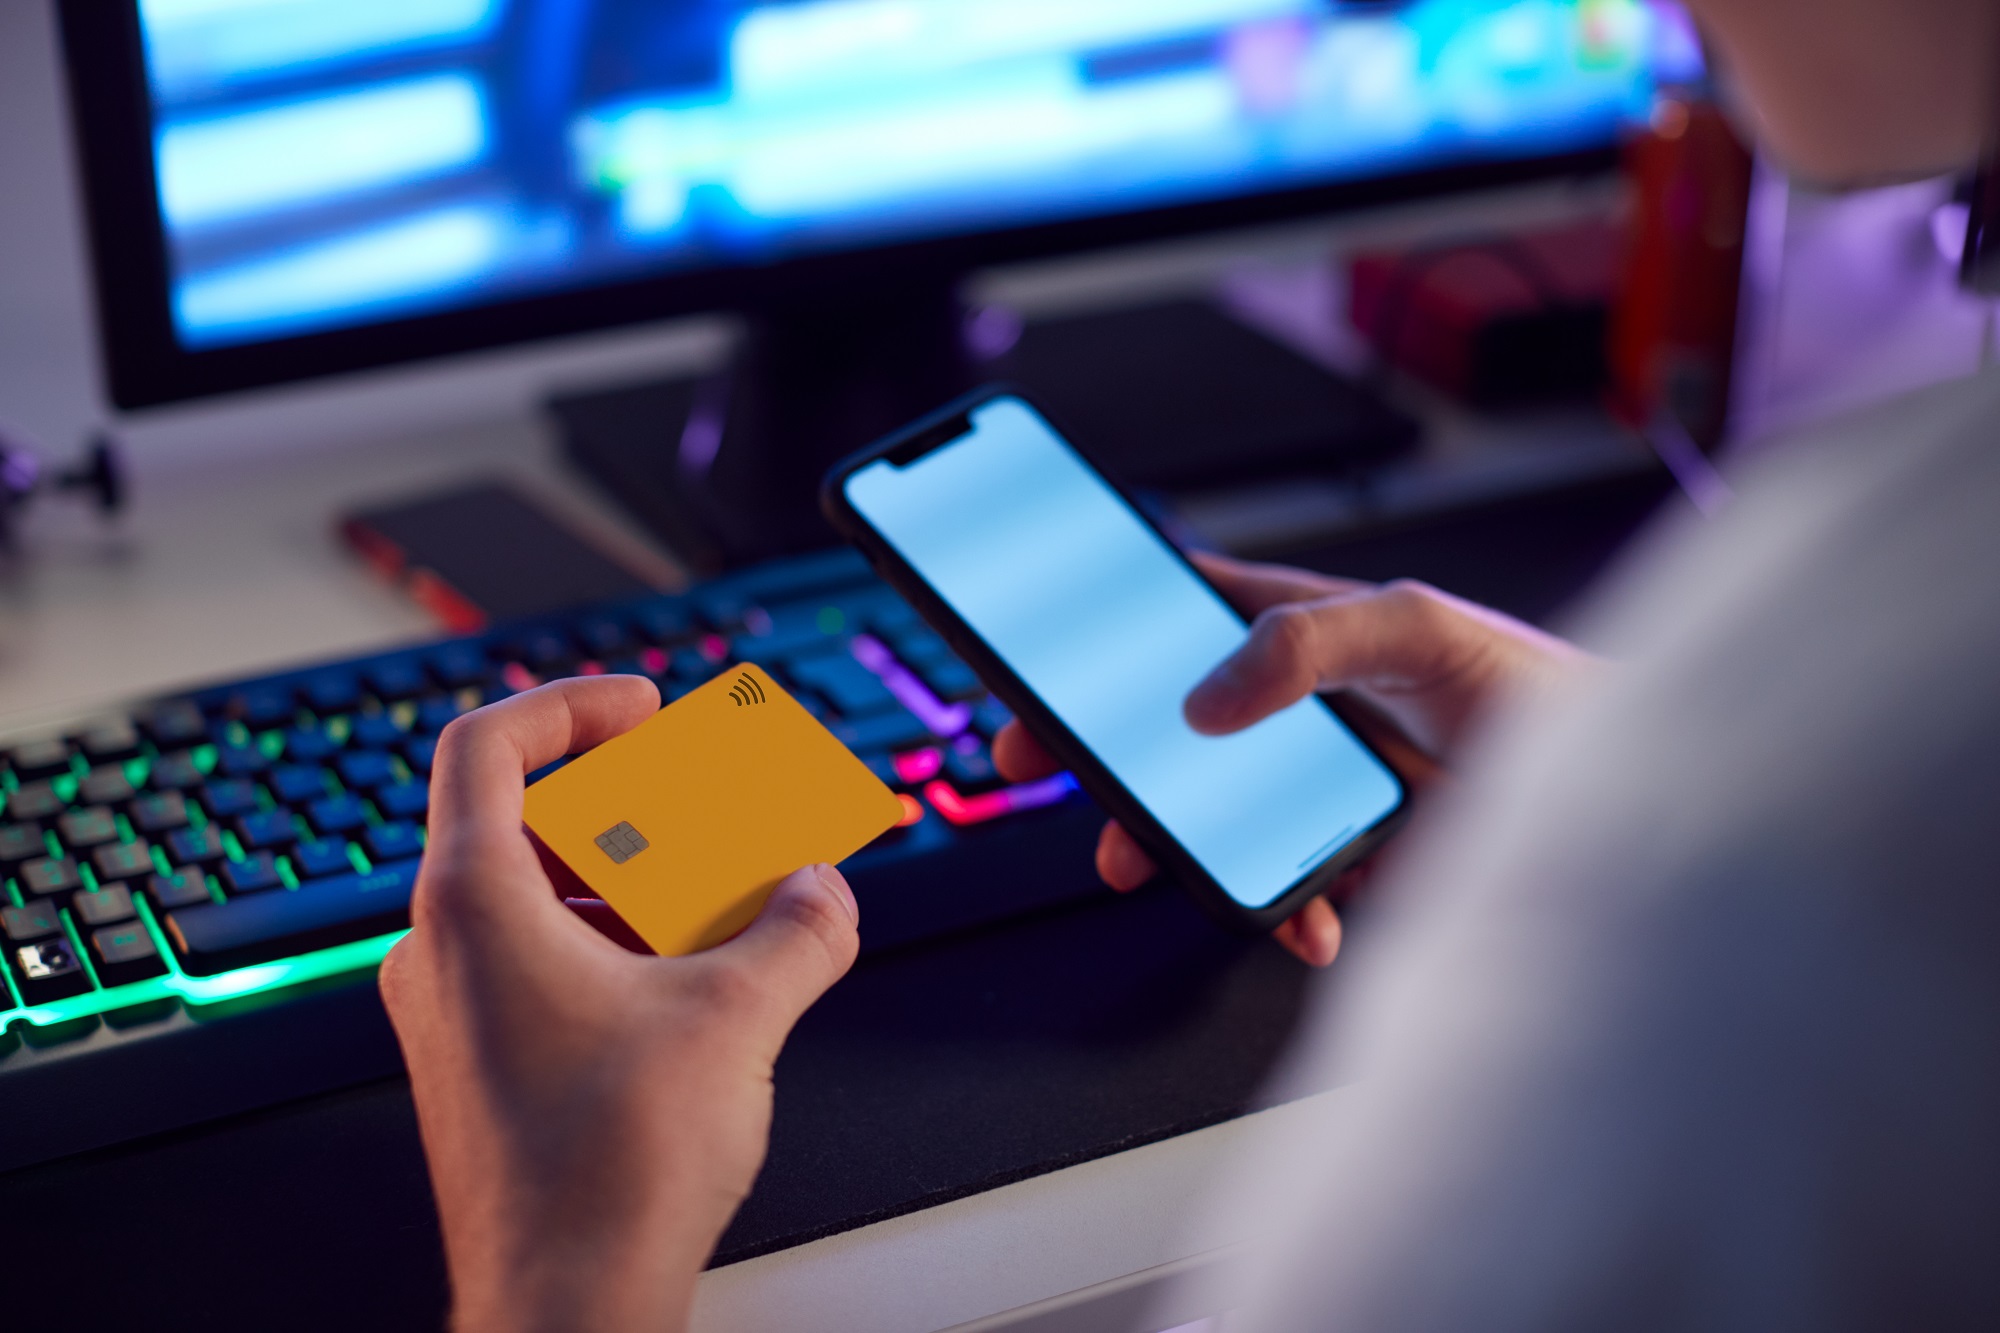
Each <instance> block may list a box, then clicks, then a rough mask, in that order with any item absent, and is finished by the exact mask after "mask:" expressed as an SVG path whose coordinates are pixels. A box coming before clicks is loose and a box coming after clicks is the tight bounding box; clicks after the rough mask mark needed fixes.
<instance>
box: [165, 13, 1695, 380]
mask: <svg viewBox="0 0 2000 1333" xmlns="http://www.w3.org/2000/svg"><path fill="white" fill-rule="evenodd" d="M138 13H139V24H140V29H139V30H140V36H141V39H142V44H143V50H144V59H145V64H146V81H147V84H148V87H149V90H150V102H151V107H152V136H151V145H152V152H153V163H154V175H155V178H156V181H157V189H158V205H159V213H160V226H161V231H162V233H163V235H164V237H165V241H166V252H167V256H166V257H167V262H168V273H167V282H168V286H169V292H168V294H167V295H168V307H169V312H170V321H171V326H172V331H173V337H174V339H175V340H176V342H177V343H178V345H179V346H180V347H181V348H182V349H183V350H185V351H188V352H197V353H198V352H203V351H208V350H211V349H224V348H231V347H244V346H248V345H251V344H256V343H259V342H266V341H270V340H274V339H283V338H290V337H296V336H299V335H305V334H312V333H319V332H325V331H328V330H336V329H352V328H355V327H357V326H362V325H368V324H373V323H377V322H381V321H385V320H395V319H402V318H408V317H412V316H418V315H425V314H433V313H437V312H442V311H452V310H464V309H469V308H473V307H478V306H482V305H488V304H491V303H494V302H500V301H506V300H510V299H514V298H519V297H524V296H536V295H545V294H550V293H559V292H565V291H575V290H578V289H582V288H589V287H597V286H604V285H610V284H616V283H619V282H624V281H629V280H631V279H633V278H638V277H659V276H661V275H667V274H674V273H686V272H694V271H701V270H710V271H712V270H715V269H718V268H727V267H731V266H742V265H768V264H772V263H776V262H780V261H784V260H788V259H793V258H799V257H805V256H811V255H815V254H820V255H824V254H831V253H837V252H840V251H850V250H856V249H868V248H875V247H881V246H889V245H896V244H900V243H905V242H911V241H922V240H926V239H933V238H938V237H946V236H956V235H970V234H976V233H987V232H995V231H1004V230H1006V229H1010V228H1019V227H1026V226H1034V225H1036V224H1042V223H1050V222H1061V221H1065V220H1072V219H1080V218H1087V217H1102V216H1105V215H1116V214H1125V213H1142V212H1144V211H1146V210H1150V209H1158V208H1163V207H1170V206H1173V205H1176V204H1188V203H1198V202H1203V201H1213V200H1219V199H1225V198H1231V197H1238V196H1244V195H1256V194H1263V193H1271V192H1279V191H1285V190H1290V189H1297V188H1300V187H1304V186H1314V185H1322V184H1326V183H1329V182H1340V181H1346V180H1355V179H1360V178H1364V177H1369V176H1378V175H1392V174H1396V173H1404V172H1413V171H1421V170H1425V169H1430V168H1438V167H1447V166H1451V165H1454V164H1463V163H1470V162H1479V161H1486V160H1498V159H1511V158H1519V157H1526V156H1543V155H1554V154H1560V153H1563V152H1565V151H1572V150H1578V149H1583V148H1587V147H1593V146H1596V147H1601V146H1603V145H1606V144H1608V143H1609V142H1611V141H1612V139H1613V138H1614V136H1615V135H1616V134H1617V132H1618V131H1619V129H1620V128H1621V127H1622V126H1624V125H1625V124H1628V123H1630V122H1631V121H1632V120H1633V119H1634V118H1635V117H1638V116H1642V115H1643V114H1644V113H1645V112H1646V111H1647V109H1648V107H1649V105H1650V101H1651V97H1652V92H1653V88H1654V86H1655V84H1656V82H1657V81H1658V80H1659V79H1661V78H1663V77H1665V78H1680V77H1685V76H1687V75H1688V74H1689V73H1691V72H1692V70H1693V67H1694V66H1695V65H1696V63H1697V62H1698V55H1697V54H1696V53H1695V48H1694V46H1693V43H1692V40H1691V38H1690V36H1689V34H1688V31H1687V28H1686V25H1685V23H1684V21H1682V20H1680V19H1679V18H1678V17H1677V14H1676V12H1675V11H1673V10H1671V9H1669V8H1666V7H1664V6H1660V5H1654V4H1650V3H1643V2H1642V0H1409V2H1408V3H1401V4H1394V3H1359V2H1351V0H1350V2H1345V3H1343V2H1342V0H780V2H777V3H773V2H772V0H138Z"/></svg>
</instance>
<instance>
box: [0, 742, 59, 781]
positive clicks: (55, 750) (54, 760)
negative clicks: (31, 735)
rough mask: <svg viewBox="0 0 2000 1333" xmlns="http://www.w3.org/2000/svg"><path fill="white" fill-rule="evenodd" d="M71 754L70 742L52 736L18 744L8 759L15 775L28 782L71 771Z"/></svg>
mask: <svg viewBox="0 0 2000 1333" xmlns="http://www.w3.org/2000/svg"><path fill="white" fill-rule="evenodd" d="M69 755H70V749H69V742H68V741H65V740H56V739H53V738H52V739H49V740H45V741H28V742H27V743H26V744H23V745H17V746H15V747H14V751H13V753H12V754H10V755H8V756H7V759H8V763H9V764H10V765H11V766H12V767H13V769H14V776H16V777H18V778H19V779H21V781H22V782H24V783H26V782H32V781H33V780H35V779H36V778H47V777H54V776H55V775H56V774H58V773H67V772H69Z"/></svg>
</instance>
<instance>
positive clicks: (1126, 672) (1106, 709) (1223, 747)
mask: <svg viewBox="0 0 2000 1333" xmlns="http://www.w3.org/2000/svg"><path fill="white" fill-rule="evenodd" d="M970 420H971V424H972V429H971V430H970V431H969V432H968V433H966V434H965V435H962V436H959V437H958V438H957V439H955V440H952V441H950V442H949V443H946V444H944V445H942V446H940V447H938V448H936V449H934V450H932V451H930V452H928V453H926V454H923V455H922V456H921V457H918V458H916V459H914V460H912V461H911V462H909V463H907V464H903V465H901V466H898V465H896V464H894V463H891V462H889V461H887V460H878V461H877V462H874V463H871V464H868V465H867V466H864V467H862V468H860V469H858V470H857V471H855V472H854V473H853V474H851V475H850V476H849V477H848V478H847V481H846V484H845V490H846V495H847V499H848V502H849V503H850V504H851V505H852V506H853V507H854V509H855V510H856V512H858V513H859V514H860V515H861V516H862V517H863V518H864V519H865V520H866V521H867V522H868V524H869V526H871V527H872V528H874V529H875V531H876V532H877V533H879V534H880V535H881V537H882V538H883V539H884V540H885V541H887V542H888V543H889V544H890V545H891V546H892V547H894V548H895V550H896V551H897V553H898V554H899V555H901V556H902V558H903V559H904V560H905V561H907V562H908V563H909V565H910V566H911V567H912V568H913V569H915V570H916V572H917V573H918V575H919V576H920V577H922V578H923V580H924V581H925V583H927V584H928V585H929V586H930V587H931V589H932V590H933V591H935V592H936V593H937V594H938V596H939V597H941V598H942V599H943V600H944V601H945V602H946V603H947V604H949V605H950V606H951V608H952V609H953V610H954V611H955V612H957V614H958V615H959V617H960V618H961V619H962V620H964V621H965V623H966V624H967V625H968V626H970V627H971V629H972V630H973V632H974V633H975V634H977V635H978V636H979V637H980V639H982V640H983V641H984V642H985V643H986V645H987V646H988V647H989V648H990V649H992V651H993V652H994V653H995V654H996V655H998V656H999V658H1000V659H1001V660H1002V661H1003V662H1005V663H1006V664H1007V666H1008V667H1009V668H1010V669H1011V670H1012V671H1013V672H1014V674H1015V675H1016V676H1018V677H1019V678H1020V679H1021V681H1022V682H1023V683H1024V684H1026V685H1027V687H1028V688H1029V689H1030V690H1032V691H1033V692H1034V693H1035V695H1036V696H1037V697H1038V698H1039V699H1040V700H1041V701H1042V702H1043V703H1044V704H1045V705H1046V706H1047V707H1048V708H1049V710H1050V711H1051V712H1053V713H1054V714H1055V715H1056V716H1057V717H1059V718H1060V719H1062V721H1063V723H1064V724H1065V725H1066V726H1068V727H1069V729H1070V731H1071V732H1072V733H1074V735H1075V736H1076V738H1077V739H1078V740H1079V741H1081V742H1082V743H1083V745H1084V746H1085V748H1087V749H1088V750H1090V752H1091V753H1092V754H1093V755H1095V756H1096V758H1097V759H1098V761H1099V762H1100V763H1102V764H1103V765H1104V766H1105V767H1106V768H1107V769H1109V770H1110V772H1111V774H1112V776H1114V777H1115V778H1117V780H1118V781H1119V783H1120V784H1122V785H1123V786H1124V788H1125V790H1126V791H1127V792H1129V793H1130V794H1131V795H1132V796H1133V797H1134V798H1135V799H1136V800H1137V801H1138V802H1139V803H1140V804H1141V805H1143V806H1144V807H1145V808H1146V809H1147V810H1148V811H1149V812H1150V813H1151V814H1152V816H1153V817H1154V819H1156V820H1158V821H1159V823H1160V824H1161V826H1162V827H1164V828H1165V829H1166V831H1167V832H1168V834H1169V835H1170V836H1172V837H1173V838H1174V840H1175V841H1176V842H1178V843H1179V844H1180V845H1181V847H1182V848H1183V849H1185V850H1186V851H1187V852H1188V853H1189V854H1190V855H1191V856H1192V857H1193V858H1194V859H1195V860H1196V861H1197V862H1198V863H1199V864H1200V865H1201V867H1202V868H1203V869H1204V870H1206V871H1207V872H1208V874H1209V875H1210V876H1211V877H1212V878H1213V879H1214V880H1215V881H1216V883H1217V884H1219V885H1221V886H1222V889H1223V891H1224V892H1226V893H1227V894H1228V895H1229V896H1230V897H1232V898H1234V899H1235V900H1236V901H1237V902H1239V903H1241V904H1242V905H1244V906H1245V907H1251V908H1257V907H1263V906H1266V905H1268V904H1270V903H1271V902H1273V901H1275V900H1276V899H1277V898H1279V897H1280V896H1281V895H1282V894H1283V893H1284V892H1285V890H1287V889H1288V888H1290V887H1291V886H1292V885H1294V884H1296V883H1297V882H1298V881H1299V880H1300V879H1301V878H1302V877H1303V876H1305V875H1306V874H1308V873H1310V872H1311V871H1312V870H1313V869H1315V868H1316V867H1318V866H1319V865H1321V864H1322V863H1324V862H1325V861H1326V860H1328V859H1329V858H1330V857H1333V856H1335V855H1337V854H1338V853H1339V852H1340V850H1341V849H1342V848H1343V847H1345V846H1347V845H1348V844H1349V843H1350V842H1352V841H1354V839H1356V838H1357V837H1360V836H1361V835H1362V834H1364V833H1366V832H1367V831H1368V830H1369V829H1371V828H1373V827H1374V826H1375V825H1376V824H1377V823H1379V822H1380V821H1381V820H1383V819H1384V818H1385V817H1387V816H1388V815H1389V814H1391V813H1392V812H1393V811H1394V810H1395V809H1396V807H1397V806H1398V804H1400V802H1401V800H1402V796H1403V792H1402V785H1401V783H1400V782H1399V781H1398V780H1397V778H1396V777H1395V775H1394V774H1393V773H1391V772H1390V771H1389V770H1388V768H1387V767H1386V766H1385V765H1384V764H1383V763H1382V761H1381V760H1379V759H1377V758H1376V757H1375V755H1374V754H1373V753H1372V752H1371V751H1370V750H1369V749H1368V748H1367V747H1366V746H1364V745H1363V744H1362V743H1361V742H1360V741H1359V740H1358V739H1357V738H1356V737H1355V736H1354V734H1353V733H1352V732H1350V731H1349V730H1348V729H1347V727H1346V725H1345V724H1343V723H1342V722H1341V721H1340V719H1339V718H1338V717H1337V716H1335V715H1334V713H1333V711H1332V710H1331V709H1329V708H1328V707H1327V706H1326V705H1325V704H1324V703H1322V702H1320V701H1319V700H1318V699H1315V698H1307V699H1304V700H1301V701H1300V702H1299V703H1297V704H1294V705H1293V706H1292V707H1290V708H1287V709H1285V710H1284V711H1283V712H1280V713H1277V714H1275V715H1273V716H1271V717H1269V718H1266V719H1265V720H1264V721H1262V722H1260V723H1258V724H1257V725H1255V726H1253V727H1250V728H1248V729H1247V730H1244V731H1241V732H1237V733H1236V734H1234V735H1230V736H1203V735H1200V734H1198V733H1197V732H1195V731H1194V729H1193V728H1191V727H1189V726H1188V724H1187V722H1186V721H1185V720H1184V719H1183V718H1182V716H1181V704H1182V701H1183V700H1185V699H1186V698H1187V694H1188V691H1189V690H1190V689H1192V688H1193V687H1194V685H1195V684H1196V683H1197V682H1198V681H1200V680H1201V678H1202V677H1203V676H1205V675H1207V674H1208V672H1209V671H1210V669H1211V668H1213V667H1214V666H1215V665H1216V664H1217V663H1218V662H1220V661H1222V659H1223V658H1225V657H1227V656H1228V655H1229V654H1230V653H1231V652H1233V651H1234V650H1235V649H1236V648H1237V647H1238V646H1239V645H1241V644H1242V642H1243V640H1244V638H1245V636H1246V634H1247V632H1248V631H1247V627H1246V626H1245V624H1244V622H1243V619H1242V617H1241V616H1239V615H1238V614H1237V613H1236V612H1235V611H1234V610H1233V609H1232V608H1231V607H1230V606H1229V604H1228V603H1227V602H1225V601H1223V600H1222V598H1221V597H1220V596H1218V595H1217V594H1216V593H1215V591H1214V590H1213V589H1211V588H1210V587H1209V586H1208V585H1207V584H1206V583H1204V582H1203V581H1202V580H1201V579H1200V578H1199V577H1197V576H1196V575H1195V574H1194V572H1193V571H1192V570H1190V569H1189V568H1188V566H1187V565H1186V564H1185V563H1183V562H1182V560H1181V559H1180V557H1179V556H1178V555H1177V554H1176V553H1175V552H1174V550H1173V548H1172V547H1171V546H1169V545H1168V544H1167V543H1166V542H1165V541H1164V540H1163V539H1162V538H1161V537H1160V536H1159V534H1157V533H1156V532H1155V531H1154V530H1153V529H1152V527H1151V526H1149V525H1148V524H1147V523H1146V522H1145V521H1144V520H1143V519H1142V518H1141V517H1140V516H1139V515H1138V513H1137V512H1135V511H1134V510H1133V509H1132V507H1131V506H1130V505H1129V504H1128V503H1127V502H1126V501H1125V499H1124V498H1123V497H1122V496H1120V495H1119V494H1118V492H1117V491H1115V490H1113V489H1112V488H1111V486H1110V485H1109V484H1108V483H1107V482H1105V480H1104V479H1103V478H1102V477H1101V476H1099V474H1098V473H1097V471H1096V470H1095V469H1094V468H1092V467H1091V466H1090V465H1089V464H1088V463H1086V462H1085V461H1084V460H1083V458H1082V456H1081V455H1079V454H1077V453H1076V451H1075V450H1073V449H1072V448H1070V446H1069V445H1068V443H1067V442H1065V441H1064V440H1063V438H1062V437H1061V436H1059V435H1057V434H1056V432H1055V430H1054V428H1052V427H1051V426H1050V425H1049V424H1048V423H1047V422H1045V421H1044V420H1043V419H1042V418H1041V416H1040V415H1039V414H1038V413H1036V412H1035V411H1034V409H1032V408H1031V407H1029V406H1028V405H1027V404H1026V403H1024V402H1022V401H1021V400H1020V399H1018V398H1009V397H1001V398H994V399H989V400H987V401H986V402H985V403H983V404H982V405H980V406H978V407H976V408H974V409H973V410H972V413H971V417H970Z"/></svg>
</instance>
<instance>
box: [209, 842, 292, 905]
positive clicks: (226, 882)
mask: <svg viewBox="0 0 2000 1333" xmlns="http://www.w3.org/2000/svg"><path fill="white" fill-rule="evenodd" d="M220 879H221V880H222V887H223V888H224V889H226V890H228V891H229V893H230V894H231V895H232V896H234V895H235V894H239V893H262V892H263V891H264V890H265V889H275V888H277V887H278V886H279V885H281V884H283V883H284V882H285V881H284V879H283V878H282V877H281V876H280V875H279V874H278V860H277V858H276V857H274V856H272V855H271V854H270V853H269V852H253V853H251V854H250V855H249V856H246V857H244V858H243V859H242V860H241V861H224V862H223V863H222V873H221V875H220Z"/></svg>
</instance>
